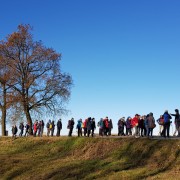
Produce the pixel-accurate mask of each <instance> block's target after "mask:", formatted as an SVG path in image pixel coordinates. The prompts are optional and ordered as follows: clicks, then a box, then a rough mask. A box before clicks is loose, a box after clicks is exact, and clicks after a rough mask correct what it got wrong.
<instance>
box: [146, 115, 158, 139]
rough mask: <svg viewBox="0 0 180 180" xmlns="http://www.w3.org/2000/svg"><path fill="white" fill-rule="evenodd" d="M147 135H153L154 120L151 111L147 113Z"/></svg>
mask: <svg viewBox="0 0 180 180" xmlns="http://www.w3.org/2000/svg"><path fill="white" fill-rule="evenodd" d="M147 120H148V128H149V130H148V137H151V138H152V137H153V129H154V128H155V126H156V125H155V120H154V116H153V113H152V112H151V113H149V117H148V119H147Z"/></svg>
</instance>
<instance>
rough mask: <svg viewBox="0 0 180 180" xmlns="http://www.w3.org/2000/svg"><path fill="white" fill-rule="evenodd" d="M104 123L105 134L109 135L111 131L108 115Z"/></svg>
mask: <svg viewBox="0 0 180 180" xmlns="http://www.w3.org/2000/svg"><path fill="white" fill-rule="evenodd" d="M103 123H104V135H106V136H108V132H109V123H108V117H107V116H106V118H105V119H104V120H103Z"/></svg>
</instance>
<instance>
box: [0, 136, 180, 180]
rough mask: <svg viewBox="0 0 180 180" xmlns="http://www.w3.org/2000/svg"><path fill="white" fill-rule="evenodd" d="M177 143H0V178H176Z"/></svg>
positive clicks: (77, 140) (22, 140) (25, 140)
mask: <svg viewBox="0 0 180 180" xmlns="http://www.w3.org/2000/svg"><path fill="white" fill-rule="evenodd" d="M179 144H180V141H179V140H177V141H172V140H166V141H163V140H149V139H133V138H131V139H112V138H108V139H106V138H84V137H80V138H78V137H72V138H70V137H59V138H57V137H53V138H52V137H48V138H47V137H43V138H34V137H28V138H17V139H15V140H12V139H11V138H0V162H1V164H2V166H0V179H33V180H34V179H156V178H158V179H164V178H165V177H168V178H172V179H173V177H176V178H175V179H180V168H179V167H180V146H179Z"/></svg>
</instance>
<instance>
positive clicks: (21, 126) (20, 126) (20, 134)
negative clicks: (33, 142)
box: [19, 122, 24, 137]
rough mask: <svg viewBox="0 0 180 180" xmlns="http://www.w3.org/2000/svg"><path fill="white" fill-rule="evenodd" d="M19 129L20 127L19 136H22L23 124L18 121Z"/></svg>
mask: <svg viewBox="0 0 180 180" xmlns="http://www.w3.org/2000/svg"><path fill="white" fill-rule="evenodd" d="M19 129H20V133H19V136H20V137H22V136H23V133H24V124H23V122H21V123H20V125H19Z"/></svg>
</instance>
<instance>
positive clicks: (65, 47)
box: [0, 0, 180, 134]
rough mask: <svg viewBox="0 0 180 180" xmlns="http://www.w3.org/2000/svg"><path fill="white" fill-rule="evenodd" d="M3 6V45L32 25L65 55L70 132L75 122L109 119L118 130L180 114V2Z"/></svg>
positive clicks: (60, 1) (52, 0) (94, 0)
mask: <svg viewBox="0 0 180 180" xmlns="http://www.w3.org/2000/svg"><path fill="white" fill-rule="evenodd" d="M0 2H1V11H0V19H1V21H0V39H4V37H6V35H7V34H10V33H12V32H13V31H15V30H16V28H17V26H18V24H21V23H23V24H30V25H32V26H33V27H34V30H33V34H34V38H35V40H42V41H43V43H44V44H45V45H46V46H47V47H53V48H54V49H55V50H56V51H58V52H61V53H62V62H61V63H62V69H63V71H65V72H69V73H70V74H71V75H72V77H73V81H74V87H73V89H72V95H71V98H70V101H69V103H68V105H67V108H68V109H69V110H70V111H71V112H70V113H69V115H68V116H63V117H62V119H63V125H64V129H63V134H67V130H66V126H67V120H68V119H69V118H71V117H74V118H75V120H77V119H79V118H82V119H85V118H86V117H88V116H91V117H95V118H96V121H98V120H99V119H100V118H101V117H105V116H108V117H110V118H112V120H113V122H114V130H113V131H114V132H117V126H116V124H117V121H118V119H119V118H120V117H122V116H125V117H127V116H132V117H133V116H134V114H136V113H139V114H148V113H149V112H153V113H154V116H155V118H156V119H157V118H158V117H159V115H160V114H162V113H163V112H164V110H166V109H168V110H169V111H170V112H171V113H174V109H175V108H180V104H179V99H180V83H179V81H178V80H179V76H180V73H179V72H180V71H179V70H180V33H179V32H180V11H179V8H180V1H178V0H174V1H170V0H158V1H157V0H149V1H148V0H147V1H144V0H136V1H134V0H126V1H125V0H124V1H122V0H76V1H75V0H31V1H23V0H18V1H13V0H11V1H10V0H7V1H3V0H1V1H0ZM44 119H45V120H48V119H49V117H44ZM57 119H58V117H55V120H57Z"/></svg>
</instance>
